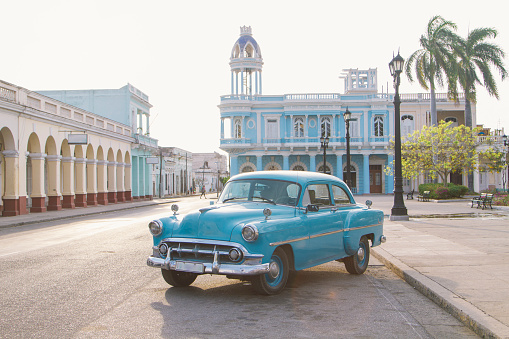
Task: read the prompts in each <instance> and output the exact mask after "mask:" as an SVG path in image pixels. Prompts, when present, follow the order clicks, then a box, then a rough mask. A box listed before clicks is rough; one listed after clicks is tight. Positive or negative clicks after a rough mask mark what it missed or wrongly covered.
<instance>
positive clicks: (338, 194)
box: [331, 184, 355, 257]
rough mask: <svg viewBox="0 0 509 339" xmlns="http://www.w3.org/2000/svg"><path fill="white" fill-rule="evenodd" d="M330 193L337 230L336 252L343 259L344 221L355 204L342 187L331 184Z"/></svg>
mask: <svg viewBox="0 0 509 339" xmlns="http://www.w3.org/2000/svg"><path fill="white" fill-rule="evenodd" d="M331 191H332V202H333V204H334V207H333V208H332V210H333V213H334V215H335V218H334V223H335V225H337V228H338V233H337V234H338V235H339V239H338V244H337V251H338V255H339V256H340V257H344V256H345V255H346V253H345V246H344V241H343V240H344V238H343V237H344V234H343V232H344V229H345V221H346V218H347V216H348V213H349V212H350V211H351V210H352V208H353V206H355V204H354V203H353V202H352V201H353V200H352V198H351V197H350V195H349V194H348V193H347V191H346V190H345V189H344V188H343V187H341V186H338V185H334V184H332V185H331Z"/></svg>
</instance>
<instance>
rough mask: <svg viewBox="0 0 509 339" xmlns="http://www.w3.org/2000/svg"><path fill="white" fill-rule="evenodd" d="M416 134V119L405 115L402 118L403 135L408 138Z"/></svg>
mask: <svg viewBox="0 0 509 339" xmlns="http://www.w3.org/2000/svg"><path fill="white" fill-rule="evenodd" d="M413 132H414V117H413V116H411V115H403V116H402V117H401V135H402V136H406V135H409V134H412V133H413Z"/></svg>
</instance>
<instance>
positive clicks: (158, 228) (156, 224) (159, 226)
mask: <svg viewBox="0 0 509 339" xmlns="http://www.w3.org/2000/svg"><path fill="white" fill-rule="evenodd" d="M148 228H149V229H150V233H152V235H153V236H154V237H157V236H159V235H161V233H163V223H162V222H161V221H160V220H152V221H151V222H149V223H148Z"/></svg>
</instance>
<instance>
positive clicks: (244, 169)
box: [242, 166, 254, 173]
mask: <svg viewBox="0 0 509 339" xmlns="http://www.w3.org/2000/svg"><path fill="white" fill-rule="evenodd" d="M247 172H254V169H253V168H252V167H251V166H245V167H244V168H243V169H242V173H247Z"/></svg>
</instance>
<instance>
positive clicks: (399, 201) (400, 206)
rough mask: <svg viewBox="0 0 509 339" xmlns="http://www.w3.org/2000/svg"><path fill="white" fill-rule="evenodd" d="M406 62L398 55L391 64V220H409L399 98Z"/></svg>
mask: <svg viewBox="0 0 509 339" xmlns="http://www.w3.org/2000/svg"><path fill="white" fill-rule="evenodd" d="M404 64H405V60H404V59H403V58H402V57H401V55H399V52H398V55H397V56H396V57H393V58H392V60H391V62H390V63H389V69H390V71H391V75H392V77H393V78H394V90H395V94H394V205H393V206H392V209H391V216H390V220H408V213H407V209H406V207H405V202H404V200H403V175H402V169H401V128H400V123H401V118H400V105H401V100H400V98H399V84H400V75H401V72H402V71H403V65H404Z"/></svg>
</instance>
